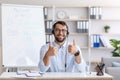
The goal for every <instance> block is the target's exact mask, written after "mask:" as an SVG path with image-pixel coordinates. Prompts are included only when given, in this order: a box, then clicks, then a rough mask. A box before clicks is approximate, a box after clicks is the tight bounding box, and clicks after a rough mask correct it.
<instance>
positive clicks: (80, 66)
mask: <svg viewBox="0 0 120 80" xmlns="http://www.w3.org/2000/svg"><path fill="white" fill-rule="evenodd" d="M77 48H78V50H79V51H80V55H79V56H80V58H81V61H80V63H79V64H78V63H76V61H75V67H76V69H77V70H76V71H79V72H85V71H86V62H85V61H84V59H83V56H82V52H81V50H80V48H79V47H77Z"/></svg>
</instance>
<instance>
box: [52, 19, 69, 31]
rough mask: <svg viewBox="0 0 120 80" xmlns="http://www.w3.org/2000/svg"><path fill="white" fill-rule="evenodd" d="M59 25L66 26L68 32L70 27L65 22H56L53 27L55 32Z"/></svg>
mask: <svg viewBox="0 0 120 80" xmlns="http://www.w3.org/2000/svg"><path fill="white" fill-rule="evenodd" d="M57 24H61V25H63V26H66V28H67V31H68V25H67V24H66V22H64V21H57V22H55V24H54V25H53V30H54V29H55V27H56V25H57Z"/></svg>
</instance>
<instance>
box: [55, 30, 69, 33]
mask: <svg viewBox="0 0 120 80" xmlns="http://www.w3.org/2000/svg"><path fill="white" fill-rule="evenodd" d="M54 31H55V33H60V32H61V31H62V33H67V30H66V29H55V30H54Z"/></svg>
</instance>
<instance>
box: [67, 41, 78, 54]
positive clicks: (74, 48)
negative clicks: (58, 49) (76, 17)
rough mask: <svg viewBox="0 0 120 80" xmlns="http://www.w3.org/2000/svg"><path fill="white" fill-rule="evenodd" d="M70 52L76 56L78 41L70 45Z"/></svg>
mask: <svg viewBox="0 0 120 80" xmlns="http://www.w3.org/2000/svg"><path fill="white" fill-rule="evenodd" d="M68 52H69V53H71V54H75V53H76V52H77V47H76V41H75V40H73V45H68Z"/></svg>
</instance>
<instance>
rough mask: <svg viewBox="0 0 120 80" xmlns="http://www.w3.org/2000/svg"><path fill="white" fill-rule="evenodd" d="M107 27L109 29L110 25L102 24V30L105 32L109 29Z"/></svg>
mask: <svg viewBox="0 0 120 80" xmlns="http://www.w3.org/2000/svg"><path fill="white" fill-rule="evenodd" d="M109 29H110V26H109V25H105V26H104V30H105V32H106V33H108V30H109Z"/></svg>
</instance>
